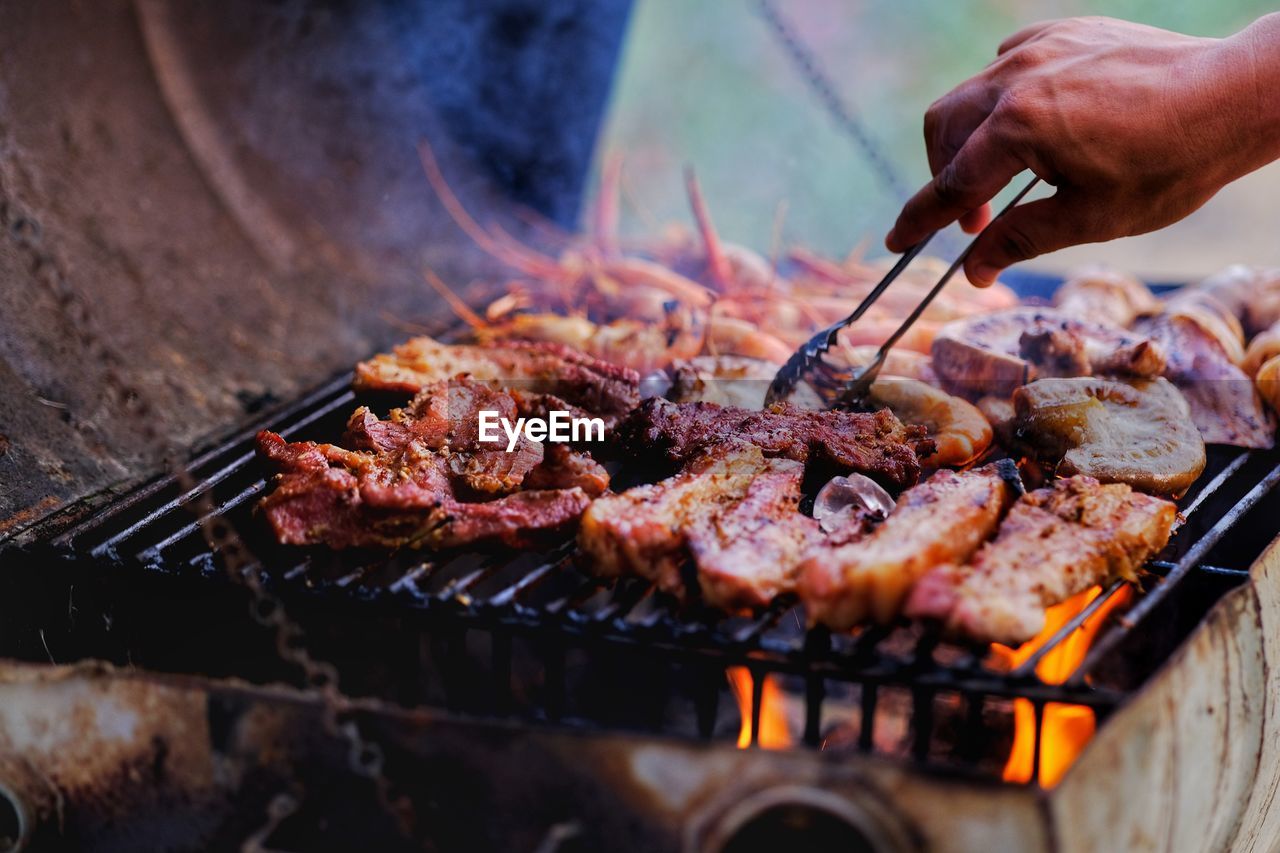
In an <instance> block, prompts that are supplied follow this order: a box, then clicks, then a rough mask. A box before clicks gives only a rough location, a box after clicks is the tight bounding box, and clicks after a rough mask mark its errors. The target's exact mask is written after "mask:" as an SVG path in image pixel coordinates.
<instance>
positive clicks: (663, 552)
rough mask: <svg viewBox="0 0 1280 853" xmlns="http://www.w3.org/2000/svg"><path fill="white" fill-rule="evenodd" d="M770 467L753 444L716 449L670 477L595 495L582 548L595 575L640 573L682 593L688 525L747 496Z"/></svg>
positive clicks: (584, 522) (586, 518) (582, 535)
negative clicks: (682, 572)
mask: <svg viewBox="0 0 1280 853" xmlns="http://www.w3.org/2000/svg"><path fill="white" fill-rule="evenodd" d="M768 465H769V463H768V461H767V460H766V459H765V458H764V454H763V453H761V451H760V448H758V447H755V446H753V445H749V444H744V443H737V444H723V445H719V446H716V447H712V448H710V449H709V450H708V451H706V452H704V453H703V454H702V455H701V456H700V457H698V458H696V459H694V460H693V461H691V462H690V463H689V465H688V466H686V468H685V469H684V470H683V471H681V472H680V473H679V474H676V475H675V476H673V477H670V478H668V479H666V480H663V481H661V482H658V483H653V484H651V485H645V486H637V487H635V488H633V489H628V490H627V491H625V492H622V493H621V494H616V495H606V496H604V497H601V498H599V499H597V500H596V501H595V503H593V504H592V505H591V507H590V508H589V509H588V510H587V511H586V512H585V513H584V514H583V516H582V526H581V528H580V529H579V531H578V545H579V547H580V548H581V549H582V552H583V554H584V555H585V558H586V559H587V561H588V562H589V563H590V565H591V568H592V570H593V571H595V573H596V574H599V575H603V576H605V577H616V576H620V575H639V576H640V577H643V578H647V579H648V580H650V581H652V582H653V583H654V584H655V585H656V586H657V587H658V588H659V589H661V590H663V591H664V592H670V593H674V594H676V595H683V594H684V582H683V580H682V578H681V572H680V570H681V566H682V565H683V564H684V563H685V559H686V557H687V555H688V551H687V548H686V528H687V527H688V525H689V524H691V523H692V522H693V521H694V520H696V519H698V518H705V517H708V516H710V515H711V514H713V513H714V512H715V511H716V510H717V509H719V508H720V507H723V506H725V505H727V504H729V503H731V502H733V501H736V500H738V499H740V498H742V497H743V496H744V495H745V494H746V491H747V487H748V486H750V485H751V481H752V480H754V479H755V477H756V476H757V475H758V474H760V473H762V472H763V471H765V470H767V469H768Z"/></svg>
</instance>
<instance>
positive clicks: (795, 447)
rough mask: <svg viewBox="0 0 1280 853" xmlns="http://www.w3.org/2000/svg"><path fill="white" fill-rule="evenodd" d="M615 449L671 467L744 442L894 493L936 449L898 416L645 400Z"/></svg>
mask: <svg viewBox="0 0 1280 853" xmlns="http://www.w3.org/2000/svg"><path fill="white" fill-rule="evenodd" d="M617 440H618V444H619V445H620V446H621V447H623V448H626V449H627V450H629V451H630V452H631V453H633V454H635V455H637V456H641V457H648V458H655V459H656V460H657V461H659V462H660V463H663V464H664V465H665V466H666V468H667V469H668V470H670V469H672V468H676V467H678V466H679V465H680V464H681V463H683V462H685V461H687V460H689V459H692V458H693V457H695V456H698V455H699V454H701V453H702V452H704V450H705V449H706V448H707V447H709V446H711V445H713V444H716V443H718V442H723V441H726V440H735V441H744V442H748V443H750V444H753V445H755V446H757V447H759V448H760V449H761V450H762V451H764V454H765V455H766V456H770V457H773V456H781V457H785V458H787V459H794V460H796V461H797V462H809V463H811V466H812V465H817V466H818V467H819V468H821V469H823V470H824V471H825V472H827V473H829V474H846V473H848V472H850V471H856V472H858V473H860V474H865V475H866V476H868V477H870V478H871V479H873V480H876V481H877V482H879V483H880V484H881V485H883V486H886V487H887V488H891V489H901V488H902V487H904V486H909V485H911V484H912V483H914V482H916V480H917V479H918V478H919V476H920V463H919V459H918V457H917V453H920V454H928V453H931V452H932V451H933V445H932V442H930V441H929V440H928V439H926V438H925V430H924V428H923V427H917V426H903V424H902V422H901V421H899V420H898V419H897V418H896V417H894V416H893V414H892V413H891V412H889V411H887V410H881V411H879V412H876V413H874V414H863V413H855V412H835V411H814V410H810V409H799V408H795V407H793V406H789V405H786V404H782V405H779V406H774V407H771V408H769V409H767V410H765V411H751V410H749V409H739V408H736V407H733V406H718V405H716V404H715V403H671V402H668V401H666V400H662V399H659V398H656V397H651V398H650V399H648V400H645V401H644V402H643V403H641V404H640V406H639V407H638V408H637V409H636V410H635V411H634V412H632V413H631V415H629V416H628V417H627V418H626V420H624V421H623V422H622V423H621V424H619V425H618V435H617Z"/></svg>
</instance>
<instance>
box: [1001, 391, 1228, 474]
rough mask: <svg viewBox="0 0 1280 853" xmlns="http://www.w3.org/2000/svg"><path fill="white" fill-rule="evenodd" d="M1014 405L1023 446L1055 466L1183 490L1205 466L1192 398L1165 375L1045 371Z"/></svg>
mask: <svg viewBox="0 0 1280 853" xmlns="http://www.w3.org/2000/svg"><path fill="white" fill-rule="evenodd" d="M1013 405H1014V409H1015V411H1016V412H1017V418H1016V419H1015V421H1014V433H1015V434H1016V436H1017V439H1016V444H1017V445H1018V447H1019V449H1022V450H1025V451H1026V452H1027V453H1029V454H1030V455H1033V456H1034V457H1035V458H1037V459H1038V460H1040V461H1041V462H1044V463H1046V464H1047V465H1048V466H1050V467H1051V468H1052V469H1053V470H1054V473H1056V474H1059V475H1070V474H1085V475H1087V476H1091V477H1097V478H1098V479H1099V480H1102V481H1103V482H1107V483H1128V484H1129V485H1131V486H1133V487H1135V488H1139V489H1142V490H1143V491H1147V492H1155V493H1157V494H1163V495H1180V494H1182V493H1183V492H1185V491H1186V490H1187V489H1188V488H1189V487H1190V486H1191V484H1192V483H1194V482H1195V481H1196V478H1197V477H1199V476H1200V472H1201V471H1203V470H1204V466H1205V450H1204V442H1203V441H1202V440H1201V438H1200V433H1199V431H1198V430H1196V428H1195V424H1193V423H1192V421H1191V412H1190V410H1189V409H1188V407H1187V401H1186V400H1185V399H1184V398H1183V396H1182V394H1181V393H1179V392H1178V389H1177V388H1174V387H1173V385H1172V384H1170V383H1169V381H1168V380H1166V379H1135V380H1132V381H1129V382H1121V381H1119V380H1116V379H1095V378H1093V377H1079V378H1075V379H1040V380H1038V381H1036V382H1032V383H1031V384H1030V385H1025V386H1023V387H1022V388H1019V389H1018V390H1017V391H1015V392H1014V395H1013Z"/></svg>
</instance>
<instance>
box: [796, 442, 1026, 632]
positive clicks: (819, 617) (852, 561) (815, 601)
mask: <svg viewBox="0 0 1280 853" xmlns="http://www.w3.org/2000/svg"><path fill="white" fill-rule="evenodd" d="M1019 487H1020V480H1019V479H1018V472H1017V468H1016V467H1015V466H1014V465H1013V463H1012V462H1009V461H1007V460H1006V461H1002V462H997V463H994V464H992V465H987V466H984V467H982V468H978V469H976V470H973V471H967V472H963V473H956V472H954V471H948V470H942V471H939V472H938V473H936V474H934V475H933V476H932V477H931V478H929V479H928V480H926V481H925V482H924V483H921V484H920V485H918V486H916V487H914V488H911V489H908V490H907V491H906V492H904V493H903V494H902V497H900V498H899V499H898V505H897V508H896V509H895V510H894V512H893V514H892V515H890V516H889V517H888V518H887V519H885V521H884V522H883V523H882V524H881V525H880V526H879V527H877V528H876V529H875V530H873V531H872V532H871V533H870V534H869V535H868V536H867V537H866V538H864V539H862V540H861V541H859V542H855V543H853V544H850V545H846V546H844V547H841V548H837V549H833V550H831V551H829V552H824V553H820V554H815V555H813V556H811V557H809V558H807V559H806V560H805V561H804V562H803V563H802V564H801V565H800V568H799V583H798V592H799V593H800V599H801V601H803V602H804V605H805V610H806V611H807V612H808V614H809V621H810V623H812V624H822V625H826V626H828V627H830V628H833V629H836V630H841V631H843V630H847V629H849V628H852V627H853V626H854V625H857V624H858V623H860V622H863V621H865V620H867V619H874V620H875V621H876V622H879V623H882V624H883V623H887V622H890V621H892V620H893V619H894V618H895V617H896V616H897V615H898V613H899V611H900V610H901V608H902V605H903V602H904V601H905V600H906V598H907V594H908V593H909V592H910V591H911V587H912V586H913V585H914V584H915V582H916V580H917V579H919V578H920V577H922V576H923V575H925V574H926V573H927V572H929V571H930V570H931V569H933V568H934V567H936V566H939V565H943V564H946V563H954V562H962V561H964V560H966V559H968V557H969V555H970V554H972V553H973V552H974V551H975V550H977V548H978V546H979V545H981V544H982V542H983V541H984V540H985V539H986V538H987V537H988V536H989V535H991V533H992V532H993V531H994V530H995V528H996V525H997V524H998V523H999V520H1000V517H1001V515H1003V513H1004V511H1005V509H1006V508H1008V506H1009V504H1010V503H1011V502H1012V501H1013V498H1014V494H1015V491H1016V490H1017V488H1019Z"/></svg>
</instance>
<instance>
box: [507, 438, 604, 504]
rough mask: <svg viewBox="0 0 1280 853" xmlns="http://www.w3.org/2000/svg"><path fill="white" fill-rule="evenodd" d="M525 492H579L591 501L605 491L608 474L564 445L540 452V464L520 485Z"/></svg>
mask: <svg viewBox="0 0 1280 853" xmlns="http://www.w3.org/2000/svg"><path fill="white" fill-rule="evenodd" d="M521 485H522V486H523V487H524V488H525V489H574V488H577V489H582V491H584V492H586V493H587V494H588V495H590V496H591V497H593V498H596V497H599V496H600V495H602V494H604V493H605V491H606V490H607V489H608V488H609V472H608V471H606V470H605V468H604V466H603V465H601V464H600V463H599V462H597V461H596V460H594V459H592V458H591V457H590V456H588V455H587V454H586V453H583V452H582V451H580V450H574V449H573V448H571V447H569V446H568V445H565V444H548V445H545V446H544V448H543V453H542V463H541V464H539V465H538V466H536V467H535V468H534V469H533V470H531V471H530V472H529V473H528V474H527V475H526V476H525V478H524V482H523V483H522V484H521Z"/></svg>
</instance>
